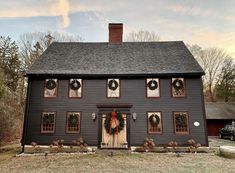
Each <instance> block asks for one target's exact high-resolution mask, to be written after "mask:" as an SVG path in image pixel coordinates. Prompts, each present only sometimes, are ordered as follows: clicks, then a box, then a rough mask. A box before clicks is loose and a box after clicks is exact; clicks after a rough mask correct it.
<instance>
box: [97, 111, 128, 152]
mask: <svg viewBox="0 0 235 173" xmlns="http://www.w3.org/2000/svg"><path fill="white" fill-rule="evenodd" d="M121 115H122V118H123V120H124V127H123V128H122V130H121V131H119V132H117V131H115V132H114V133H112V132H111V131H110V129H107V127H105V120H106V118H107V116H108V114H107V113H102V114H101V142H100V148H128V140H127V114H126V113H121ZM113 123H114V125H113V127H115V126H116V125H118V124H119V122H118V120H116V121H114V122H113ZM110 126H112V124H110ZM110 132H111V133H110Z"/></svg>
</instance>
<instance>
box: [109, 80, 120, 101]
mask: <svg viewBox="0 0 235 173" xmlns="http://www.w3.org/2000/svg"><path fill="white" fill-rule="evenodd" d="M107 97H108V98H119V97H120V80H119V79H108V80H107Z"/></svg>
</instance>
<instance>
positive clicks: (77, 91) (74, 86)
mask: <svg viewBox="0 0 235 173" xmlns="http://www.w3.org/2000/svg"><path fill="white" fill-rule="evenodd" d="M69 97H70V98H81V97H82V79H70V80H69Z"/></svg>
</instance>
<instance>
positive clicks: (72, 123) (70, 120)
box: [66, 112, 80, 133]
mask: <svg viewBox="0 0 235 173" xmlns="http://www.w3.org/2000/svg"><path fill="white" fill-rule="evenodd" d="M79 132H80V112H68V113H67V122H66V133H79Z"/></svg>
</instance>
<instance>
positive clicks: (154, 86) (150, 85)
mask: <svg viewBox="0 0 235 173" xmlns="http://www.w3.org/2000/svg"><path fill="white" fill-rule="evenodd" d="M147 85H148V88H149V89H150V90H155V89H157V87H158V83H157V81H156V80H151V81H149V82H148V84H147Z"/></svg>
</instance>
